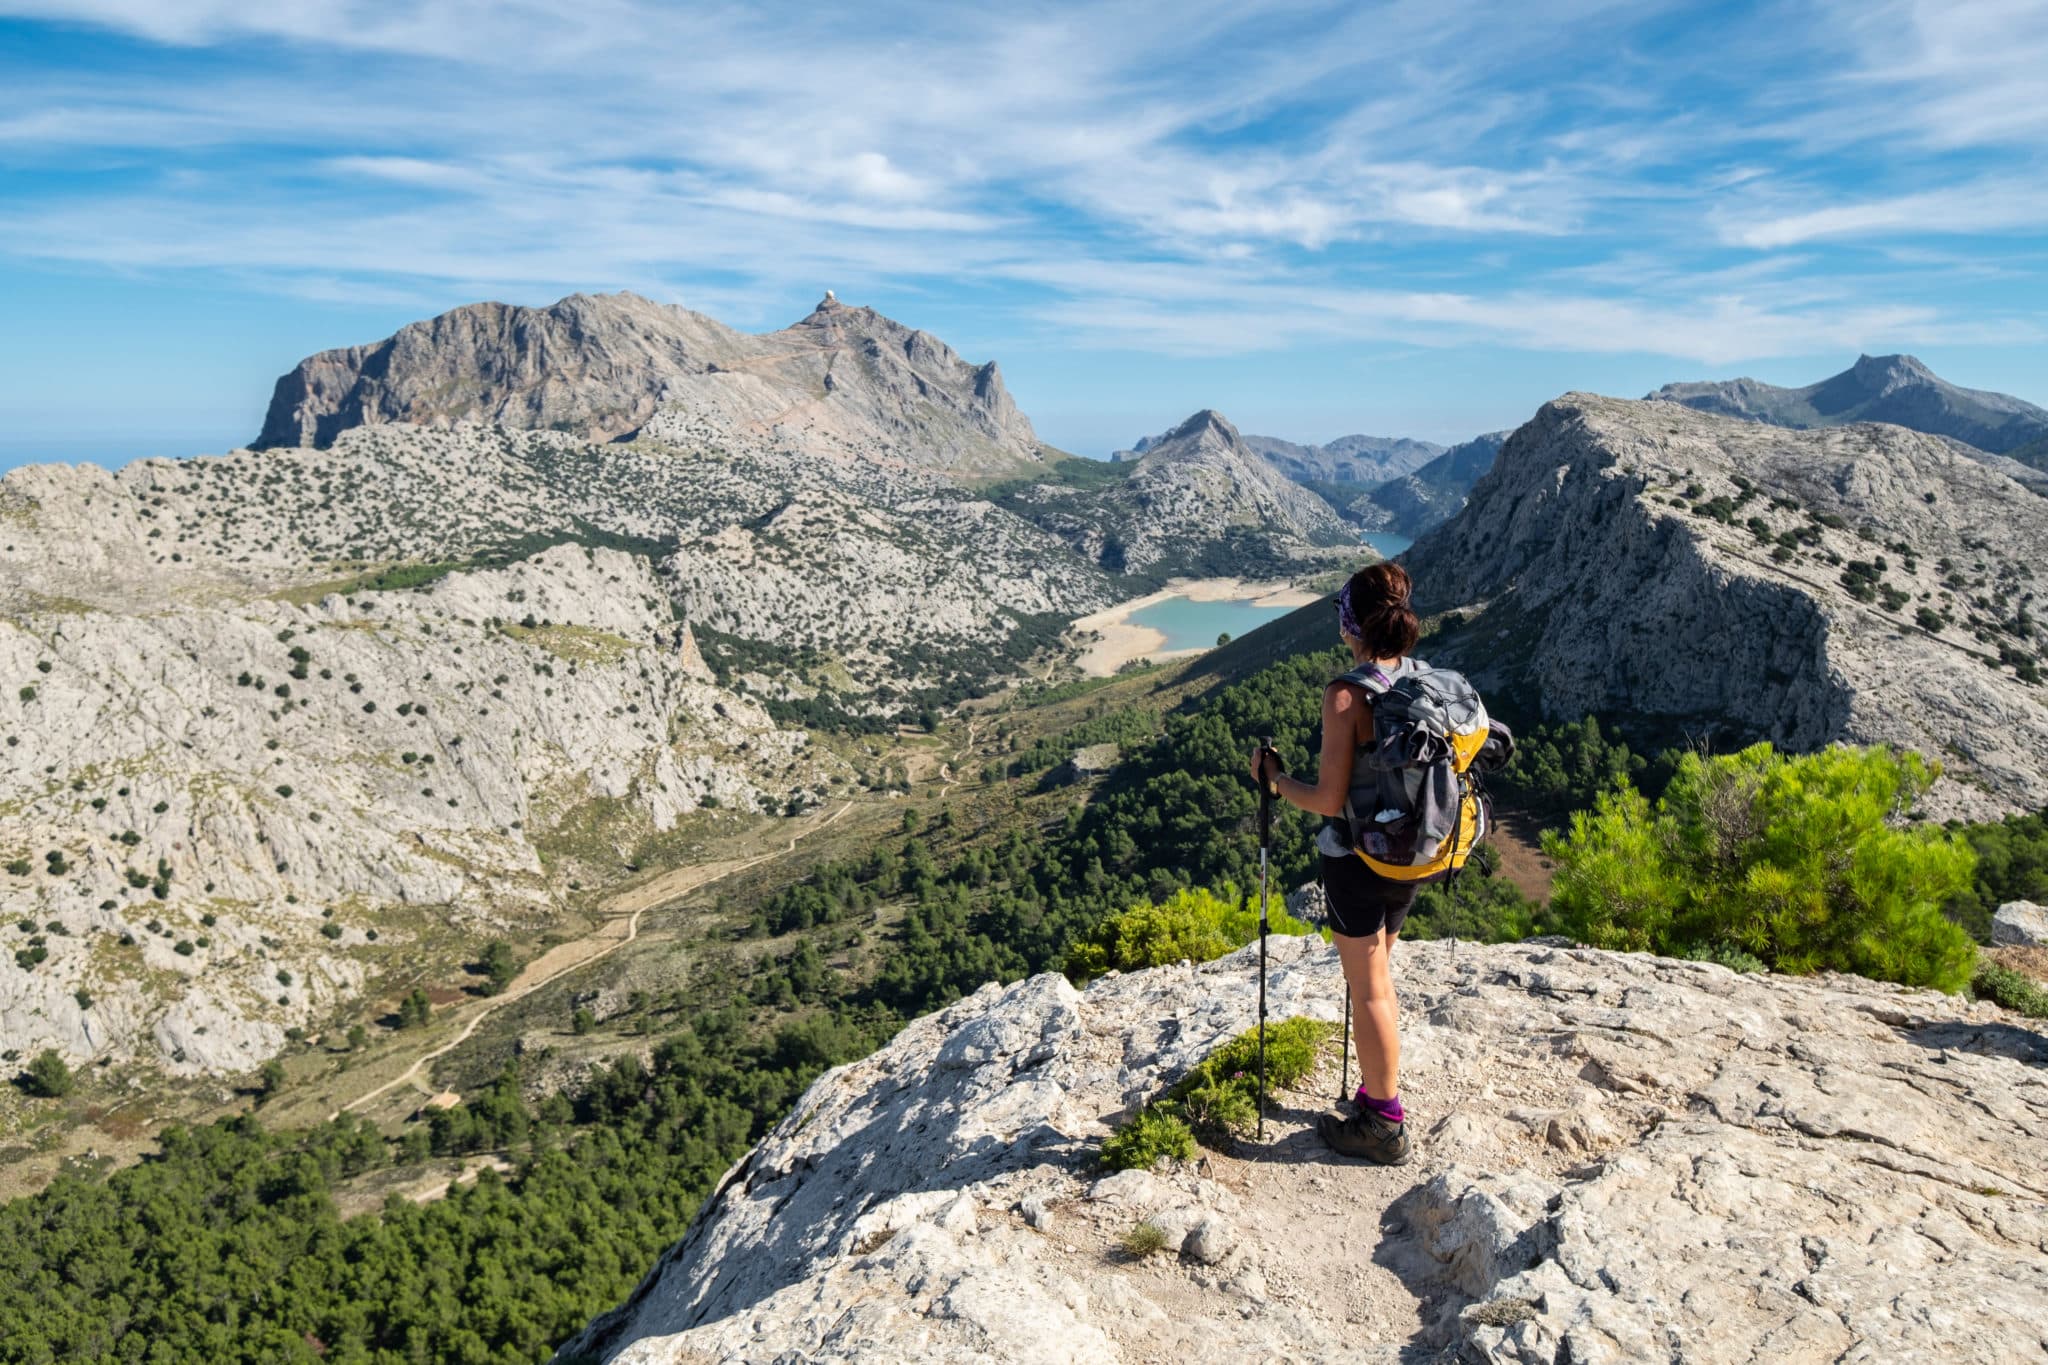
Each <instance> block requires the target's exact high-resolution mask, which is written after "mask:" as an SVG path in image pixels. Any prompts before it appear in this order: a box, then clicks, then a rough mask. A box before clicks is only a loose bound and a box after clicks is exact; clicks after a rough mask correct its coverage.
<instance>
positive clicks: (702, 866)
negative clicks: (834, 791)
mask: <svg viewBox="0 0 2048 1365" xmlns="http://www.w3.org/2000/svg"><path fill="white" fill-rule="evenodd" d="M852 809H853V802H851V801H847V802H845V803H843V804H842V805H841V806H840V807H839V809H838V810H835V811H833V812H832V813H831V814H830V815H828V816H826V817H825V818H824V819H822V820H819V821H817V822H816V823H814V824H812V825H811V826H810V828H808V829H804V830H799V831H798V832H797V833H795V834H793V835H791V836H790V839H789V843H788V844H787V845H786V846H784V847H782V848H779V849H774V850H772V851H770V852H767V853H763V854H759V855H757V856H756V857H752V858H741V859H737V860H735V861H731V862H723V863H699V864H696V865H693V866H690V867H678V868H674V869H671V870H670V871H668V872H664V873H662V874H661V875H659V876H657V877H654V878H652V879H650V880H649V881H646V882H643V883H642V884H640V885H639V886H634V887H628V888H627V889H626V890H624V891H621V892H620V893H619V894H618V895H616V896H614V897H613V898H612V899H611V901H610V902H609V905H608V908H609V909H611V910H612V911H613V912H614V913H613V915H612V917H611V918H610V919H608V920H607V921H606V922H605V924H604V925H603V926H602V927H601V928H600V929H598V930H596V931H594V932H592V933H590V934H588V935H585V936H584V937H583V938H580V939H576V940H574V941H573V942H570V943H562V944H557V945H556V946H555V947H553V948H550V949H548V951H546V952H545V953H542V954H541V955H540V956H539V957H537V958H535V959H534V960H533V961H531V962H529V963H527V964H526V966H525V967H524V968H522V969H521V970H520V973H519V975H518V976H516V977H514V978H513V979H512V984H511V985H509V986H507V987H506V988H505V989H504V991H502V992H501V993H499V994H497V995H493V996H488V997H486V998H485V999H483V1000H482V1001H480V1002H479V1003H478V1005H477V1007H476V1009H475V1010H474V1011H473V1012H472V1013H471V1014H470V1018H469V1022H468V1023H467V1024H465V1025H464V1026H463V1028H462V1031H461V1032H460V1033H458V1034H456V1035H455V1036H454V1037H453V1038H451V1039H449V1040H448V1041H447V1042H445V1043H443V1044H441V1045H440V1046H439V1047H437V1048H435V1049H433V1050H432V1051H431V1052H424V1053H421V1054H420V1055H419V1056H418V1057H416V1058H414V1059H413V1063H412V1065H411V1066H409V1067H407V1068H406V1069H405V1070H404V1071H401V1072H400V1073H399V1074H398V1075H396V1076H393V1077H392V1078H391V1079H390V1080H388V1081H386V1082H384V1083H383V1084H382V1085H380V1086H378V1087H377V1088H376V1089H375V1090H369V1091H365V1092H364V1093H363V1094H361V1095H358V1096H356V1097H355V1098H354V1099H352V1100H350V1101H349V1102H348V1103H347V1104H345V1105H343V1106H342V1107H341V1108H340V1109H339V1110H337V1111H335V1113H333V1114H330V1115H329V1116H328V1117H329V1118H330V1119H332V1118H339V1117H340V1116H341V1115H342V1114H343V1113H351V1112H354V1111H356V1110H359V1109H361V1108H363V1106H365V1105H367V1104H369V1103H370V1102H371V1101H372V1100H374V1099H376V1098H377V1097H378V1096H380V1095H383V1094H385V1093H387V1092H389V1091H391V1090H394V1089H396V1088H397V1087H399V1086H401V1085H408V1084H411V1085H418V1083H419V1077H420V1075H421V1073H422V1072H423V1070H424V1069H425V1068H426V1067H428V1066H429V1065H431V1064H432V1063H434V1062H436V1061H438V1060H439V1059H441V1058H442V1057H445V1056H447V1055H448V1054H449V1053H451V1052H453V1051H454V1050H455V1049H456V1048H458V1047H460V1046H462V1045H463V1044H464V1043H466V1042H468V1041H469V1040H470V1039H471V1038H472V1037H474V1036H475V1034H476V1031H477V1027H478V1025H480V1024H482V1023H483V1021H484V1020H485V1019H487V1018H489V1017H490V1016H491V1014H492V1013H493V1012H494V1011H496V1010H498V1009H499V1008H501V1007H502V1006H505V1005H509V1004H511V1003H512V1002H513V1001H515V1000H519V999H522V998H524V997H526V996H528V995H531V994H533V992H535V991H537V990H539V989H540V988H541V987H542V986H545V985H547V984H548V983H550V982H552V981H555V980H558V979H560V978H561V977H563V976H566V975H567V974H568V973H570V972H573V971H575V970H577V969H578V968H580V967H587V966H589V965H591V964H592V963H594V962H601V961H603V960H604V959H605V958H607V957H610V956H611V955H612V954H613V953H615V952H617V951H618V950H619V949H621V948H623V947H625V946H626V945H627V944H628V943H631V942H632V941H633V940H634V939H636V938H638V937H639V936H640V916H641V915H642V914H644V913H645V912H647V911H648V910H651V909H653V908H654V907H655V906H657V905H661V904H664V903H666V902H668V901H671V900H674V899H675V898H676V897H678V896H681V895H684V894H687V893H688V892H691V891H695V890H697V889H698V888H699V887H704V886H709V885H710V884H711V883H713V882H716V881H722V880H723V879H725V878H727V877H730V876H732V875H733V874H734V873H738V872H744V871H746V870H747V869H748V868H750V867H757V866H759V865H760V864H762V863H765V862H767V861H768V860H769V859H770V858H780V857H783V856H785V855H787V854H790V853H794V852H795V851H796V846H797V841H798V840H800V839H806V838H809V837H810V836H811V835H813V834H816V833H817V832H818V831H819V830H822V829H824V828H826V827H827V826H829V825H831V824H833V823H835V822H837V821H838V819H839V817H840V816H842V815H844V814H846V812H848V811H849V810H852ZM620 913H623V914H624V915H625V925H626V932H625V934H624V935H623V936H622V937H618V938H612V939H610V940H609V941H607V940H606V939H605V937H604V935H605V933H606V932H607V931H608V930H610V929H611V928H612V926H614V925H616V924H617V923H619V919H618V915H619V914H620Z"/></svg>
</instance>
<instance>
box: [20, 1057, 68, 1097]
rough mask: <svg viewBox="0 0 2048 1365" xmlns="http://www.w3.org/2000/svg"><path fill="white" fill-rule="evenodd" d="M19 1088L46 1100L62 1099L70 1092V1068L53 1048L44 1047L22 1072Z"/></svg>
mask: <svg viewBox="0 0 2048 1365" xmlns="http://www.w3.org/2000/svg"><path fill="white" fill-rule="evenodd" d="M21 1088H22V1089H23V1090H26V1091H27V1092H28V1093H29V1094H31V1095H38V1096H41V1097H42V1098H43V1099H46V1100H56V1099H62V1098H63V1097H64V1096H66V1095H68V1094H70V1093H71V1068H70V1067H68V1066H66V1065H64V1058H63V1057H62V1056H61V1055H59V1053H58V1052H57V1049H55V1048H47V1047H46V1048H44V1049H43V1050H42V1051H41V1052H38V1053H37V1054H36V1059H35V1060H34V1061H32V1062H30V1063H29V1064H28V1070H27V1071H25V1072H23V1073H22V1078H21Z"/></svg>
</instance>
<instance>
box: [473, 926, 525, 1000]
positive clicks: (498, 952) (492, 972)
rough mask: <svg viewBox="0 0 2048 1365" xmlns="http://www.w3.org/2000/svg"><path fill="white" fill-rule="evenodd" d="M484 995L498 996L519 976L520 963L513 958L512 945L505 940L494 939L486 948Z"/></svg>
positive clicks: (483, 965)
mask: <svg viewBox="0 0 2048 1365" xmlns="http://www.w3.org/2000/svg"><path fill="white" fill-rule="evenodd" d="M481 965H482V967H483V975H484V994H485V995H496V994H498V993H499V992H500V991H502V990H504V989H505V988H506V987H507V986H509V985H511V984H512V978H513V977H515V976H517V975H519V963H518V962H517V961H516V960H515V959H514V958H513V956H512V945H511V944H509V943H507V942H505V941H504V940H503V939H494V940H492V941H491V943H490V944H489V945H487V946H486V947H485V948H484V957H483V962H482V964H481Z"/></svg>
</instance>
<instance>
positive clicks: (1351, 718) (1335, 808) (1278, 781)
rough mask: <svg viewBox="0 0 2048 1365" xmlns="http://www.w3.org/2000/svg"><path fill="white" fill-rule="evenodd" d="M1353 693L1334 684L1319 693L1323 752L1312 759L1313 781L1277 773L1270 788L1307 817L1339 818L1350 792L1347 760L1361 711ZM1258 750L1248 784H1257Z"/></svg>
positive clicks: (1350, 756)
mask: <svg viewBox="0 0 2048 1365" xmlns="http://www.w3.org/2000/svg"><path fill="white" fill-rule="evenodd" d="M1362 705H1363V704H1362V703H1361V702H1360V701H1359V699H1358V693H1357V690H1356V689H1354V688H1350V687H1345V686H1344V685H1342V684H1341V683H1335V684H1332V685H1331V686H1329V687H1328V688H1326V689H1324V691H1323V752H1322V754H1321V756H1320V757H1319V758H1318V759H1317V760H1316V780H1315V781H1314V782H1304V781H1302V780H1301V779H1300V778H1298V777H1290V776H1288V775H1287V774H1286V773H1279V774H1277V775H1275V776H1274V778H1273V786H1274V788H1275V790H1277V791H1278V792H1279V794H1280V799H1281V800H1283V801H1285V802H1287V803H1288V804H1289V805H1292V806H1299V807H1300V808H1301V809H1303V810H1305V811H1307V812H1309V814H1311V815H1340V814H1342V813H1343V810H1344V794H1345V793H1346V792H1348V791H1349V790H1350V789H1351V759H1352V755H1353V754H1354V753H1355V752H1356V751H1357V742H1356V739H1355V737H1354V734H1353V732H1354V731H1355V730H1356V728H1357V724H1358V713H1359V711H1360V710H1361V708H1362ZM1259 778H1260V773H1259V751H1258V750H1256V749H1254V750H1253V751H1252V781H1253V782H1254V783H1257V782H1258V780H1259Z"/></svg>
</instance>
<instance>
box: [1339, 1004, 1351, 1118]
mask: <svg viewBox="0 0 2048 1365" xmlns="http://www.w3.org/2000/svg"><path fill="white" fill-rule="evenodd" d="M1338 1046H1339V1048H1340V1049H1342V1050H1341V1051H1340V1052H1339V1054H1338V1055H1339V1056H1340V1057H1342V1058H1343V1060H1342V1061H1341V1062H1339V1063H1338V1064H1337V1099H1338V1100H1339V1102H1342V1101H1343V1100H1344V1098H1345V1097H1346V1096H1348V1095H1349V1094H1350V1093H1351V983H1350V982H1349V981H1346V982H1345V983H1344V1039H1343V1041H1342V1042H1341V1043H1339V1044H1338Z"/></svg>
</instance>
